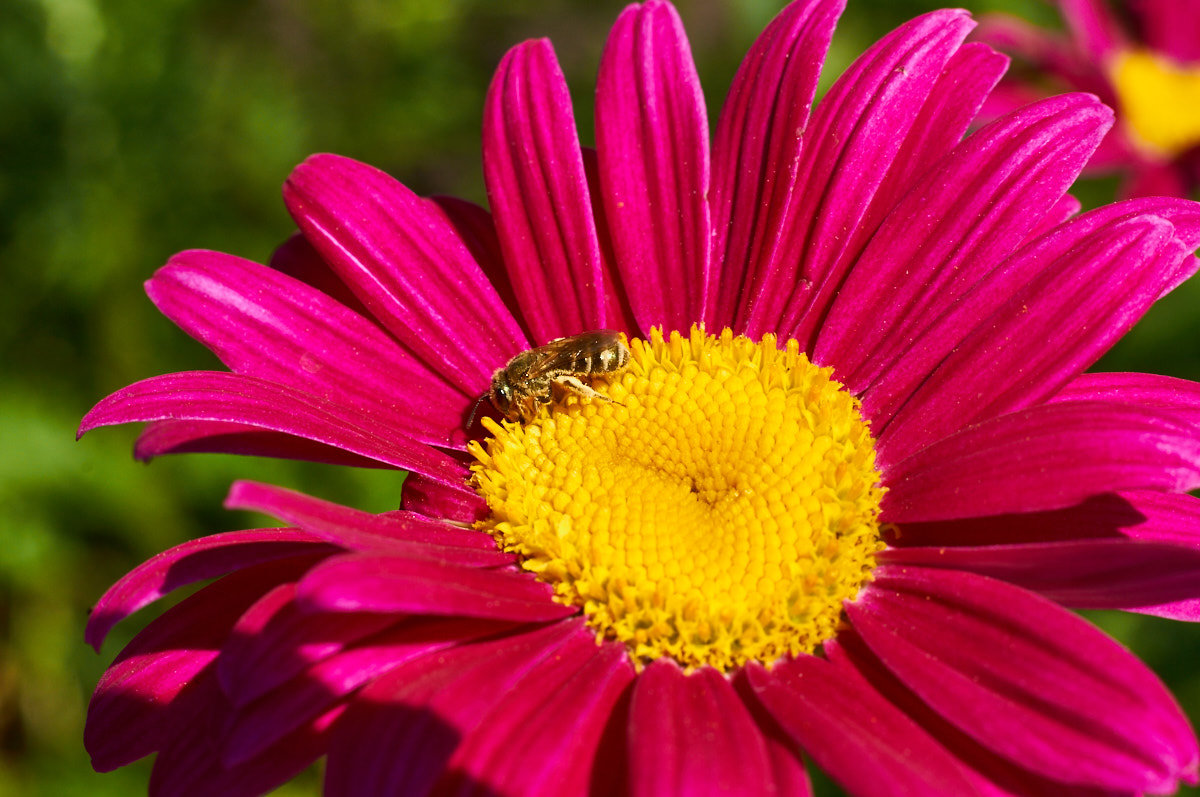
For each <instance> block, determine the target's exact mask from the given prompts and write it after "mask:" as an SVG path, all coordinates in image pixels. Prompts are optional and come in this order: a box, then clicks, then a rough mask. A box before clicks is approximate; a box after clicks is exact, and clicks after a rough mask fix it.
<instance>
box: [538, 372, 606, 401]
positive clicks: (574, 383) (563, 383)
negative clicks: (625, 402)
mask: <svg viewBox="0 0 1200 797" xmlns="http://www.w3.org/2000/svg"><path fill="white" fill-rule="evenodd" d="M550 384H551V385H552V386H553V387H555V388H557V389H558V390H559V391H561V392H562V394H566V393H574V394H575V395H577V396H581V397H582V398H585V399H599V400H600V401H607V402H608V403H609V404H620V403H621V402H619V401H616V400H614V399H610V398H609V397H608V396H606V395H604V394H603V393H597V392H596V391H595V390H592V388H590V387H588V386H587V385H585V384H584V383H583V382H581V381H579V378H578V377H575V376H571V375H570V374H563V375H561V376H556V377H554V379H553V380H551V382H550Z"/></svg>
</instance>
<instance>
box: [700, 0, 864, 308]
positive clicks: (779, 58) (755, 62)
mask: <svg viewBox="0 0 1200 797" xmlns="http://www.w3.org/2000/svg"><path fill="white" fill-rule="evenodd" d="M844 7H845V0H800V2H794V3H790V4H789V5H787V6H786V7H785V8H784V9H783V10H782V11H781V12H779V16H777V17H775V19H774V20H773V21H772V22H771V24H770V25H768V26H767V28H766V30H764V31H763V32H762V35H760V36H759V37H758V40H757V41H755V43H754V46H753V47H751V48H750V52H749V53H748V54H747V55H746V58H745V60H743V61H742V65H741V67H740V68H739V69H738V73H737V76H736V77H735V78H734V80H733V86H732V87H731V88H730V89H729V96H728V97H727V98H726V100H725V106H724V107H723V108H722V109H721V117H720V121H719V122H718V124H717V134H716V140H715V142H714V144H713V166H712V168H713V172H712V214H713V218H712V229H713V244H712V255H711V258H712V271H711V274H710V280H711V283H710V285H709V287H708V293H709V296H711V297H712V299H711V301H710V303H709V306H710V310H711V312H710V314H709V316H708V317H706V318H705V321H706V322H707V323H708V324H709V325H710V327H711V328H713V329H720V328H722V327H725V326H730V325H732V324H733V322H734V318H735V315H736V313H737V308H738V306H739V305H740V304H742V302H743V297H742V290H743V287H744V285H745V283H746V275H747V274H748V273H753V272H754V271H756V270H758V269H759V268H767V266H766V264H765V262H764V264H763V265H762V266H761V267H758V266H756V265H755V264H756V263H758V262H759V261H760V260H763V261H769V259H770V257H771V253H772V247H773V246H775V244H776V243H778V240H779V232H780V226H781V225H782V224H783V223H784V220H785V218H786V213H787V209H788V207H789V205H790V204H791V203H792V202H793V201H798V199H797V198H796V197H795V194H796V192H797V191H800V190H803V185H801V184H798V183H797V181H796V170H797V167H798V164H799V159H800V152H801V148H802V146H803V142H804V141H805V138H804V131H805V128H806V127H807V126H808V119H809V113H810V108H811V106H812V101H813V96H814V95H815V93H816V89H817V79H818V78H819V77H820V75H821V66H822V64H824V62H825V54H826V52H827V51H828V50H829V41H830V39H831V37H832V36H833V28H834V26H835V25H836V23H837V19H838V17H839V16H840V15H841V13H842V10H843V8H844Z"/></svg>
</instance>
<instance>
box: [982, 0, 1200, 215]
mask: <svg viewBox="0 0 1200 797" xmlns="http://www.w3.org/2000/svg"><path fill="white" fill-rule="evenodd" d="M1057 5H1058V7H1059V10H1060V11H1061V13H1062V17H1063V20H1064V21H1065V22H1066V26H1067V30H1066V32H1065V33H1058V32H1051V31H1047V30H1044V29H1041V28H1038V27H1035V26H1033V25H1030V24H1029V23H1027V22H1024V21H1022V20H1020V19H1017V18H1015V17H1011V16H1007V15H1003V14H994V15H989V16H988V17H985V18H984V20H983V21H982V22H981V24H980V26H979V31H978V34H977V36H976V38H977V39H979V40H980V41H984V42H987V43H988V44H991V45H992V46H994V47H996V48H997V49H999V50H1001V51H1003V52H1006V53H1009V54H1011V55H1013V56H1014V57H1015V58H1016V63H1015V65H1014V66H1015V68H1014V69H1013V71H1012V72H1011V73H1010V74H1009V76H1008V77H1007V78H1006V79H1005V81H1004V82H1002V83H1001V84H1000V87H999V88H998V89H997V90H996V91H995V92H994V93H993V94H992V96H991V98H990V99H989V100H988V102H987V104H986V105H985V106H984V111H983V116H984V117H987V118H994V117H996V116H1000V115H1002V114H1004V113H1008V112H1009V111H1011V110H1013V109H1015V108H1017V107H1020V106H1022V105H1025V104H1026V103H1029V102H1031V101H1033V100H1035V99H1039V98H1041V97H1044V96H1046V95H1047V94H1051V93H1058V92H1061V91H1088V92H1092V93H1093V94H1096V95H1097V96H1099V97H1100V99H1101V100H1103V101H1104V102H1105V103H1106V104H1107V105H1109V106H1111V107H1113V108H1115V109H1116V111H1117V123H1116V125H1115V126H1114V127H1113V129H1112V130H1111V131H1110V132H1109V134H1108V136H1107V138H1105V139H1104V142H1103V143H1102V144H1101V145H1100V147H1099V149H1097V150H1096V154H1095V155H1094V156H1093V157H1092V160H1091V162H1090V163H1089V164H1088V167H1087V169H1086V170H1085V174H1088V173H1092V174H1097V175H1102V174H1113V173H1116V174H1120V175H1121V176H1122V178H1123V180H1122V185H1121V189H1120V191H1121V194H1122V195H1123V196H1126V197H1140V196H1160V195H1161V196H1181V197H1187V196H1195V191H1196V189H1197V186H1200V3H1196V2H1195V0H1129V1H1128V2H1120V0H1118V2H1115V3H1110V2H1109V0H1057Z"/></svg>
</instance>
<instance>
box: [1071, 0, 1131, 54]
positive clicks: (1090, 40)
mask: <svg viewBox="0 0 1200 797" xmlns="http://www.w3.org/2000/svg"><path fill="white" fill-rule="evenodd" d="M1058 7H1059V10H1060V11H1061V12H1062V15H1063V19H1064V20H1066V23H1067V26H1068V27H1069V28H1070V29H1071V33H1072V38H1074V39H1075V41H1077V42H1078V43H1079V45H1080V46H1081V47H1082V48H1083V51H1084V53H1085V54H1086V55H1087V57H1088V60H1090V61H1092V62H1093V63H1095V64H1096V65H1098V66H1099V65H1103V64H1105V63H1106V62H1107V60H1108V58H1109V57H1110V56H1111V55H1112V54H1113V52H1114V51H1115V50H1117V49H1118V48H1121V47H1122V46H1123V45H1124V42H1123V41H1122V40H1123V39H1124V37H1123V36H1122V35H1121V29H1120V25H1119V24H1118V22H1117V20H1116V19H1114V18H1113V16H1112V14H1111V13H1110V12H1109V10H1108V9H1107V8H1106V7H1105V3H1104V0H1058Z"/></svg>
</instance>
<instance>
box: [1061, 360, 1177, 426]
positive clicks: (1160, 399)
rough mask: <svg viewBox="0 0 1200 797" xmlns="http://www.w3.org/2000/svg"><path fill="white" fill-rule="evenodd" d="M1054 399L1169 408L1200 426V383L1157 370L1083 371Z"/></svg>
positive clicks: (1175, 414)
mask: <svg viewBox="0 0 1200 797" xmlns="http://www.w3.org/2000/svg"><path fill="white" fill-rule="evenodd" d="M1049 400H1050V401H1051V402H1053V403H1057V402H1067V401H1111V402H1114V403H1115V402H1120V403H1124V404H1133V405H1136V406H1139V407H1156V408H1159V409H1163V410H1167V411H1169V412H1170V413H1171V414H1172V415H1174V416H1175V417H1177V418H1178V419H1179V420H1180V421H1181V422H1182V423H1186V424H1190V425H1191V426H1194V427H1197V428H1200V383H1196V382H1193V381H1191V380H1189V379H1176V378H1174V377H1170V376H1159V375H1158V374H1139V373H1096V374H1080V375H1079V376H1077V377H1076V378H1075V379H1073V380H1071V381H1070V382H1068V383H1067V385H1066V386H1065V387H1064V388H1063V389H1062V390H1060V391H1059V392H1058V393H1056V394H1054V395H1053V396H1052V397H1051V398H1050V399H1049Z"/></svg>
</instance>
